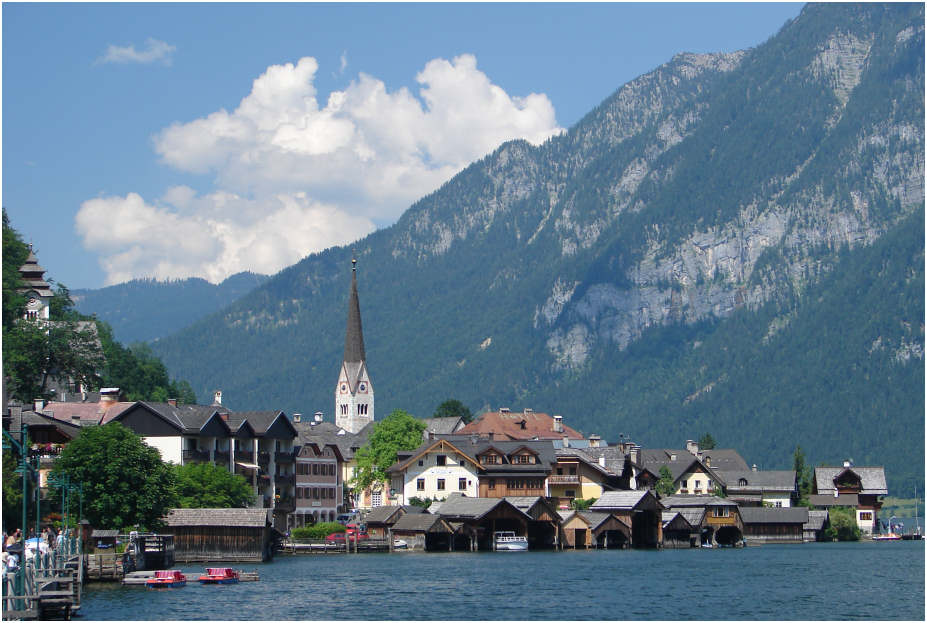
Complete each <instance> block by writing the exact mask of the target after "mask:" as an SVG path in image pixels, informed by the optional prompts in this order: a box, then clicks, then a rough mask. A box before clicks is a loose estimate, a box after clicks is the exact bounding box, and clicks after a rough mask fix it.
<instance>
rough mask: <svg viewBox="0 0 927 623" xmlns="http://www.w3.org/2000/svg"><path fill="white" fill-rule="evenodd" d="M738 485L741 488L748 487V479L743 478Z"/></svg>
mask: <svg viewBox="0 0 927 623" xmlns="http://www.w3.org/2000/svg"><path fill="white" fill-rule="evenodd" d="M737 484H738V485H739V486H741V487H746V486H747V479H746V478H741V479H740V480H738V481H737Z"/></svg>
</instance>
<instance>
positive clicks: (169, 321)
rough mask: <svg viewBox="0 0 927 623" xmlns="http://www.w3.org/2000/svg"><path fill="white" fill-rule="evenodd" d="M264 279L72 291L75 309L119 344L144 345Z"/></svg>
mask: <svg viewBox="0 0 927 623" xmlns="http://www.w3.org/2000/svg"><path fill="white" fill-rule="evenodd" d="M265 281H267V276H266V275H256V274H254V273H249V272H243V273H238V274H237V275H232V276H231V277H229V278H228V279H226V280H225V281H223V282H222V283H220V284H219V285H213V284H211V283H209V282H208V281H206V280H205V279H198V278H193V279H179V280H175V281H156V280H154V279H134V280H132V281H129V282H127V283H121V284H119V285H115V286H109V287H106V288H100V289H99V290H73V291H72V292H71V298H72V299H74V303H75V306H76V307H77V309H78V310H79V311H80V312H82V313H84V314H96V315H97V317H98V318H99V319H101V320H105V321H106V322H108V323H109V324H110V326H112V327H113V333H114V334H115V336H116V339H118V340H119V341H120V342H123V343H125V344H128V343H131V342H139V341H142V342H147V341H149V340H155V339H157V338H160V337H164V336H165V335H168V334H170V333H174V332H176V331H179V330H180V329H183V328H184V327H186V326H188V325H190V324H192V323H193V322H194V321H196V320H199V319H201V318H203V317H204V316H206V315H209V314H211V313H213V312H215V311H218V310H220V309H222V308H223V307H225V306H226V305H228V304H229V303H231V302H232V301H234V300H236V299H238V298H240V297H242V296H243V295H245V294H247V293H248V292H250V291H251V290H253V289H254V288H256V287H257V286H259V285H261V284H262V283H264V282H265Z"/></svg>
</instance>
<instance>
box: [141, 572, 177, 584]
mask: <svg viewBox="0 0 927 623" xmlns="http://www.w3.org/2000/svg"><path fill="white" fill-rule="evenodd" d="M186 585H187V576H185V575H184V574H183V573H181V572H180V571H155V576H154V577H153V578H149V579H148V580H147V581H146V582H145V586H147V587H148V588H180V587H181V586H186Z"/></svg>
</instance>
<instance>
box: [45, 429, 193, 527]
mask: <svg viewBox="0 0 927 623" xmlns="http://www.w3.org/2000/svg"><path fill="white" fill-rule="evenodd" d="M54 473H55V474H60V475H65V474H66V475H67V476H69V477H70V480H71V482H72V483H83V493H84V508H83V511H84V516H85V517H86V518H87V519H88V520H89V521H90V523H91V525H93V526H96V527H100V528H114V529H117V530H118V529H122V528H126V527H129V526H134V525H136V524H138V525H139V526H141V527H142V528H144V529H153V528H156V527H157V526H158V525H159V524H160V520H161V517H163V516H164V514H165V513H166V512H167V510H168V509H169V508H171V507H173V506H175V505H176V499H177V494H176V490H175V480H174V472H173V470H172V469H171V468H170V466H168V465H167V464H165V463H163V462H162V461H161V454H160V453H159V452H158V451H157V450H156V449H155V448H152V447H150V446H148V445H147V444H145V443H144V442H143V441H142V439H141V437H139V436H138V435H136V434H135V433H133V432H132V431H130V430H129V429H128V428H126V427H125V426H123V425H122V424H120V423H118V422H110V423H109V424H106V425H104V426H92V427H88V428H83V429H81V431H80V434H79V435H78V436H77V437H76V438H75V439H74V440H73V441H71V442H70V443H69V444H68V445H67V446H66V447H65V449H64V450H63V451H62V453H61V456H60V457H58V460H57V461H56V462H55V467H54Z"/></svg>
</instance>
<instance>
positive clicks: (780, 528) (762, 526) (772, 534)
mask: <svg viewBox="0 0 927 623" xmlns="http://www.w3.org/2000/svg"><path fill="white" fill-rule="evenodd" d="M740 517H741V519H742V520H743V526H744V540H745V541H746V542H747V544H760V543H801V542H802V541H803V536H804V525H805V524H806V523H808V509H807V508H804V507H802V506H796V507H794V508H775V507H774V508H762V507H756V506H746V507H743V508H741V509H740Z"/></svg>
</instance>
